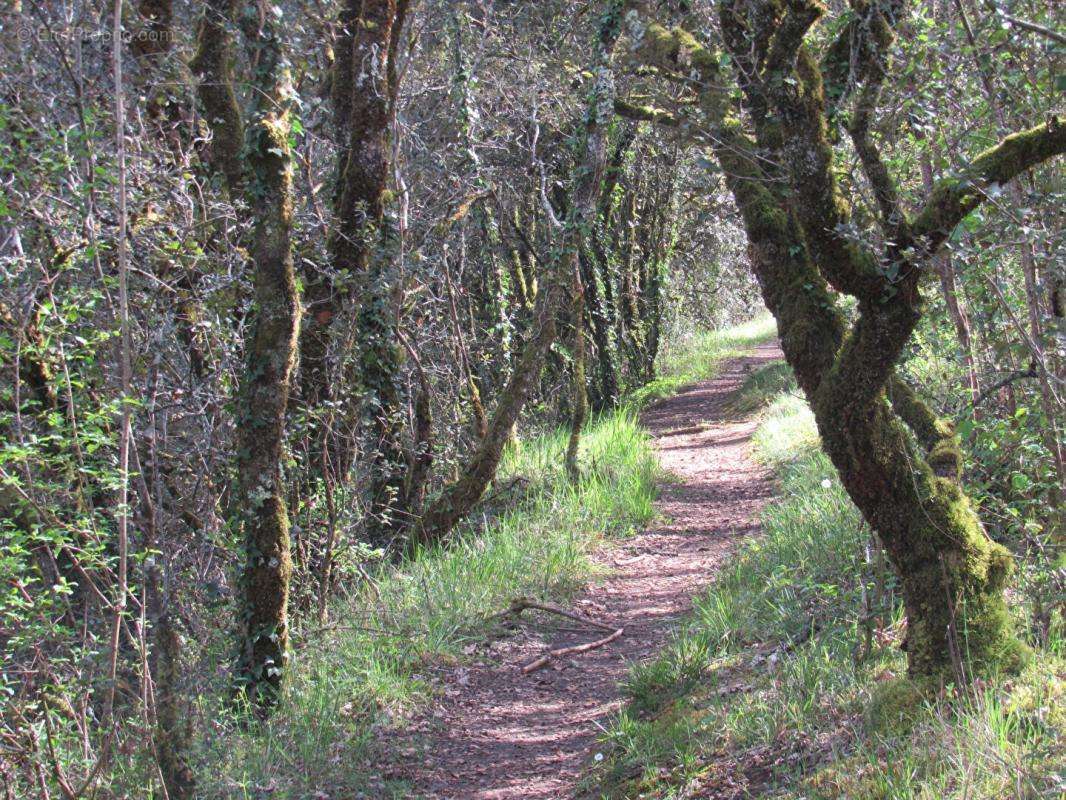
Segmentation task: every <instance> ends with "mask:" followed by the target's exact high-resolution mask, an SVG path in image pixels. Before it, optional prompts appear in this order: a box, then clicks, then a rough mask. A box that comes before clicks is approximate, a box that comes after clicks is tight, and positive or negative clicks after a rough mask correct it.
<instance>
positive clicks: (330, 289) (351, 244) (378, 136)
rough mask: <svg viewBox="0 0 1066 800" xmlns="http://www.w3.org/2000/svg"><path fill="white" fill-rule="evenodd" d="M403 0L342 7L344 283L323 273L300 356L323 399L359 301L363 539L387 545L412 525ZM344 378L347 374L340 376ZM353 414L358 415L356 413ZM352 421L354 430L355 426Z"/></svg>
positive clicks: (338, 76) (349, 455)
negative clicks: (406, 409)
mask: <svg viewBox="0 0 1066 800" xmlns="http://www.w3.org/2000/svg"><path fill="white" fill-rule="evenodd" d="M407 8H408V3H407V0H366V1H365V2H361V1H360V0H348V2H346V3H345V5H344V7H343V8H342V11H341V21H342V23H343V26H344V29H343V32H342V34H341V36H340V40H339V42H338V57H337V63H336V65H335V72H334V83H333V98H334V108H335V117H336V123H337V130H338V136H339V137H340V141H341V155H340V158H339V165H338V183H337V187H336V192H335V209H334V210H335V213H336V230H335V232H334V235H333V239H332V242H331V251H332V261H333V263H332V274H334V275H340V276H347V279H348V280H349V281H350V282H351V286H350V287H345V286H338V285H335V284H334V283H333V282H332V280H327V279H323V280H322V281H320V282H319V283H318V284H316V288H315V295H314V297H313V300H312V304H311V306H310V309H309V310H310V316H311V319H312V320H313V323H312V325H313V326H314V327H313V329H310V330H309V331H308V335H307V336H305V340H307V341H306V344H305V346H304V350H303V355H304V358H305V359H310V361H308V363H307V364H306V366H305V369H306V385H307V386H314V387H317V388H311V389H307V391H308V393H309V394H310V395H312V396H315V397H323V396H326V395H328V394H329V393H330V389H329V388H328V387H327V385H326V384H324V383H323V381H324V380H326V377H325V376H326V375H327V371H326V368H325V365H324V362H323V359H324V354H325V348H326V337H327V334H328V330H329V326H330V323H331V321H332V319H333V317H334V315H335V314H336V313H337V312H338V311H340V310H341V305H342V304H345V303H349V302H350V303H351V305H356V304H357V308H358V310H357V312H356V314H355V331H356V348H357V351H358V352H357V357H356V361H355V369H354V372H353V373H352V374H351V375H350V378H351V383H353V384H354V385H356V386H357V387H358V389H359V392H360V397H359V402H358V403H357V404H353V405H352V406H351V408H352V409H353V410H354V409H355V408H358V409H359V417H360V424H359V425H358V427H359V428H360V430H361V435H360V441H361V442H362V445H363V447H362V451H361V455H362V457H363V466H364V467H365V470H366V476H367V489H366V515H365V517H364V519H365V524H364V530H363V533H364V536H365V538H366V540H367V541H369V542H370V543H372V544H375V545H380V546H387V545H388V544H389V543H391V542H392V541H393V540H394V539H395V538H396V537H397V536H399V535H400V534H402V533H403V531H404V530H405V529H406V528H407V526H408V525H409V524H410V520H411V516H410V509H409V507H408V506H409V503H408V499H407V496H406V495H407V491H406V488H405V475H406V472H407V469H408V464H407V454H406V452H405V449H404V447H403V440H402V433H403V416H402V412H403V406H402V397H401V392H400V386H399V383H398V374H399V371H400V367H401V364H402V363H403V358H402V349H401V347H400V340H399V336H398V334H397V327H396V325H397V315H398V307H397V302H396V290H397V286H396V280H397V278H396V266H397V257H398V248H399V239H398V233H399V232H398V230H397V225H396V221H395V220H394V219H393V218H392V216H391V214H390V210H389V191H388V180H389V170H390V168H391V160H390V148H391V136H390V132H391V127H392V119H393V111H394V106H395V101H396V93H397V90H398V72H397V69H396V63H395V62H396V54H397V49H398V46H399V37H400V34H401V32H402V29H403V24H404V21H405V18H406V14H407ZM342 377H344V376H342ZM352 416H353V417H354V415H352ZM348 427H350V428H351V427H357V426H355V425H354V424H353V425H349V426H348ZM353 452H354V451H353V449H352V446H351V443H349V442H343V441H342V442H339V443H338V445H337V448H336V458H335V462H336V464H337V468H338V470H339V471H340V472H341V474H344V473H346V472H347V471H348V469H349V467H350V465H351V463H352V460H353Z"/></svg>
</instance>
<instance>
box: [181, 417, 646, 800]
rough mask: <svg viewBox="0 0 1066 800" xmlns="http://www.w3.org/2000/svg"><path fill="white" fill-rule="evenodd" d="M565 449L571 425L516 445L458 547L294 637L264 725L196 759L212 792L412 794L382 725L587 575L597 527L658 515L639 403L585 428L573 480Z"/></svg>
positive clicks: (425, 559)
mask: <svg viewBox="0 0 1066 800" xmlns="http://www.w3.org/2000/svg"><path fill="white" fill-rule="evenodd" d="M565 446H566V435H565V433H563V432H558V433H552V434H548V435H544V436H540V437H537V438H534V439H531V440H529V441H525V442H520V443H517V444H516V445H514V446H512V447H511V449H510V450H509V452H508V453H507V455H506V459H505V462H504V464H503V465H502V467H501V474H500V478H499V479H498V481H497V482H496V486H497V489H496V494H495V495H490V497H489V499H488V501H487V502H486V503H485V504H484V508H483V511H482V514H481V518H480V519H478V520H475V521H473V522H472V523H471V524H470V525H468V526H467V527H466V529H465V530H464V531H462V532H461V534H460V535H459V536H458V538H457V539H456V540H455V541H453V542H452V544H451V545H450V546H448V547H447V548H443V549H434V550H430V551H426V552H423V553H421V554H419V555H418V556H417V557H415V558H414V559H412V560H409V561H407V562H406V563H404V564H402V565H400V566H398V567H381V568H379V569H378V570H377V571H376V572H375V573H374V574H371V575H369V576H368V580H367V581H366V582H365V583H364V585H363V586H361V587H358V588H357V589H354V590H353V591H354V596H352V597H351V598H350V599H349V600H348V601H347V602H345V603H343V604H340V605H339V607H335V608H334V609H333V610H332V614H331V619H332V620H333V622H332V624H330V625H327V627H326V630H325V631H323V630H321V629H317V630H312V629H306V630H302V631H299V632H297V635H296V637H295V639H296V642H297V643H296V646H295V648H294V654H293V657H294V660H295V669H294V670H293V678H292V680H291V682H290V683H289V685H288V686H287V688H286V691H285V694H284V697H283V698H282V700H281V705H280V707H279V708H278V709H277V711H276V712H275V713H274V715H273V716H272V718H271V720H270V722H269V724H266V725H262V726H260V725H255V724H253V725H252V726H251V727H250V728H246V729H244V730H240V729H239V728H238V726H236V725H227V726H226V727H225V729H221V728H220V729H219V730H218V734H219V735H217V736H215V737H213V738H214V741H215V742H216V743H217V747H215V746H211V747H208V749H207V751H206V752H204V753H203V754H202V756H203V760H204V762H205V763H204V765H203V766H202V768H201V769H200V770H199V773H200V774H201V775H202V776H203V781H204V783H205V784H206V785H205V786H204V791H205V793H206V795H207V796H211V797H232V798H252V797H260V796H264V795H269V796H270V797H271V798H305V797H314V796H322V797H325V796H330V797H340V796H345V797H347V796H353V794H354V793H357V792H365V793H367V794H369V796H373V797H389V796H396V797H403V796H407V795H406V794H405V790H404V787H403V786H402V785H401V784H396V785H393V784H390V783H389V781H387V780H385V779H383V778H381V777H380V774H381V772H382V770H381V765H380V764H379V763H376V761H377V759H376V757H375V753H374V748H373V746H372V743H373V734H374V731H375V729H376V728H379V727H382V726H391V725H396V724H402V722H403V719H404V716H405V715H406V714H407V713H408V712H409V711H410V710H411V709H412V708H413V707H415V706H416V705H417V704H418V703H419V702H421V701H423V700H424V699H425V698H426V697H427V696H428V695H429V694H430V693H431V692H432V691H433V685H434V681H433V675H434V671H435V669H438V668H440V666H441V665H447V664H449V663H455V662H457V661H460V660H462V659H463V657H464V650H466V651H467V652H469V651H470V645H471V644H472V643H474V642H476V641H477V640H478V639H479V638H482V637H483V636H484V635H485V630H486V626H485V625H484V621H485V619H486V617H488V616H490V615H492V614H494V613H496V612H498V611H500V610H502V609H504V608H506V607H507V605H508V603H509V602H510V600H511V599H513V598H514V597H516V596H519V595H525V596H537V597H549V596H550V597H553V598H556V601H557V599H558V598H559V597H560V596H565V595H566V594H567V593H568V592H570V591H571V590H573V589H575V588H576V587H578V586H579V585H580V584H582V583H583V582H584V581H585V580H587V579H588V577H589V576H590V575H591V574H592V572H593V567H592V563H591V560H590V559H589V557H588V556H589V553H590V551H591V550H592V549H593V548H594V547H595V546H596V544H597V543H598V542H599V541H600V540H601V538H602V537H603V536H605V535H608V534H612V533H613V534H619V533H623V532H625V531H629V530H632V529H633V528H636V527H639V526H641V525H642V524H643V523H645V522H646V521H647V520H648V519H649V518H650V517H651V515H652V513H653V507H652V502H653V500H654V492H655V477H656V472H657V465H656V461H655V457H654V455H653V453H652V451H651V448H650V446H649V443H648V441H647V437H646V435H645V434H644V433H643V431H641V429H640V428H639V427H638V425H637V421H636V417H635V414H634V413H633V412H631V411H620V412H616V413H612V414H608V415H605V416H603V417H601V418H600V419H598V420H596V421H594V422H593V423H592V424H591V425H590V427H589V429H588V431H587V433H586V434H585V436H584V437H583V439H582V448H581V465H582V478H581V480H580V482H579V483H577V484H576V485H575V484H573V483H571V482H570V480H569V479H568V478H567V476H566V473H565V470H564V469H563V452H564V449H565ZM201 714H202V718H203V719H206V720H216V719H219V718H220V716H221V717H222V718H224V717H225V714H223V713H221V710H220V709H214V708H203V709H201ZM223 734H224V735H223ZM315 792H320V794H319V795H315ZM355 796H358V794H356V795H355Z"/></svg>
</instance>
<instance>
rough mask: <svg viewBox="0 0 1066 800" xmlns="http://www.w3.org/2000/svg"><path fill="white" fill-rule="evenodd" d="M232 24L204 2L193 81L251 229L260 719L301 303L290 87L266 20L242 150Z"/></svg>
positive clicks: (255, 672) (284, 613)
mask: <svg viewBox="0 0 1066 800" xmlns="http://www.w3.org/2000/svg"><path fill="white" fill-rule="evenodd" d="M247 12H248V13H247V14H246V15H245V16H246V18H247V19H249V20H252V19H255V20H259V19H260V17H259V14H258V11H257V7H256V6H255V5H254V4H253V5H252V6H250V7H249V8H248V9H247ZM236 16H237V3H236V2H232V0H212V2H211V3H210V4H209V6H208V8H207V9H206V11H205V14H204V19H203V21H202V23H201V27H200V41H199V49H198V54H197V57H196V63H197V67H196V69H197V70H198V71H199V72H200V73H201V76H202V81H201V83H200V85H199V87H198V91H199V95H200V100H201V103H202V104H203V106H204V109H205V112H206V114H207V116H208V122H209V124H211V126H212V132H213V134H214V139H213V144H212V157H213V160H214V164H215V166H216V168H217V169H219V170H220V171H221V172H222V173H223V174H224V175H225V176H226V179H227V183H228V185H229V187H230V191H231V193H236V191H237V190H238V189H240V188H246V190H247V203H248V209H249V213H250V215H251V217H252V220H253V231H252V239H251V243H250V247H249V250H250V255H251V265H250V267H251V273H252V284H253V290H254V297H253V310H252V316H251V321H250V334H249V337H248V339H247V341H246V343H245V360H246V367H245V372H244V375H243V376H242V378H241V386H240V389H239V397H238V414H237V425H236V428H237V514H238V523H239V526H240V531H241V535H242V538H243V540H244V564H243V566H242V569H241V575H240V595H239V597H240V600H239V602H240V623H241V629H242V631H241V646H240V653H239V657H238V663H237V678H238V682H239V685H240V687H241V689H242V691H243V692H244V694H245V696H246V697H247V699H248V701H249V702H250V703H251V705H252V706H253V707H254V708H256V709H257V710H258V711H260V712H261V713H265V712H267V711H269V710H270V709H271V708H272V707H273V705H274V704H275V703H276V701H277V697H278V691H279V689H280V687H281V682H282V678H283V677H284V674H285V668H286V659H287V651H288V643H289V631H288V600H289V580H290V576H291V573H292V558H291V555H290V552H289V518H288V512H287V509H286V507H285V499H284V492H283V490H282V486H281V457H282V448H283V442H284V433H285V413H286V408H287V405H288V399H289V388H290V385H291V380H292V373H293V368H294V364H295V359H296V336H297V329H298V327H299V311H300V301H299V297H298V295H297V291H296V275H295V271H294V267H293V256H292V226H293V219H292V203H293V200H292V158H291V153H290V149H289V118H288V111H289V103H290V102H291V101H290V95H291V87H290V85H289V76H288V70H287V67H286V61H285V58H284V55H283V54H282V52H281V42H280V41H279V39H278V35H277V30H276V28H275V27H274V25H275V22H274V18H273V17H272V16H270V15H267V16H266V17H264V18H262V21H261V24H260V26H259V27H258V29H256V30H251V31H248V32H247V33H248V35H249V36H250V37H251V38H252V40H253V41H250V42H249V45H250V46H251V47H252V48H253V49H254V51H255V54H256V59H255V71H254V74H253V75H252V79H251V84H252V87H253V92H252V95H253V97H254V105H253V111H252V120H251V122H250V124H249V126H248V140H247V143H246V144H242V143H241V142H240V138H241V137H242V135H243V130H244V123H243V121H242V120H241V114H240V109H239V107H238V106H237V100H236V93H235V91H234V90H233V85H232V75H231V74H230V71H229V63H230V62H231V60H232V53H231V46H230V37H229V32H228V27H229V26H230V25H232V24H234V22H235V20H236ZM242 154H243V157H242Z"/></svg>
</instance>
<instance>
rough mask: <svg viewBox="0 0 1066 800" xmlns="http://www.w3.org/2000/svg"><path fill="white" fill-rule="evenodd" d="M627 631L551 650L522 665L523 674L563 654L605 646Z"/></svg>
mask: <svg viewBox="0 0 1066 800" xmlns="http://www.w3.org/2000/svg"><path fill="white" fill-rule="evenodd" d="M623 633H625V628H619V629H618V630H616V631H614V632H613V633H611V634H610V635H609V636H604V637H603V638H602V639H597V640H596V641H594V642H585V644H578V645H574V646H573V647H560V648H558V649H556V650H549V651H548V652H547V653H545V654H544V655H542V656H541V657H540V658H538V659H535V660H534V661H530V662H529V663H528V664H526V665H525V666H524V667H522V674H523V675H528V674H529V673H531V672H535V671H536V670H538V669H540V668H542V667H546V666H547V665H548V664H550V663H551V660H552V659H553V658H562V657H563V656H569V655H573V654H575V653H586V652H588V651H589V650H595V649H596V648H597V647H603V646H604V645H605V644H610V643H611V642H613V641H614V640H615V639H617V638H618V637H619V636H621V635H622V634H623Z"/></svg>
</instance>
